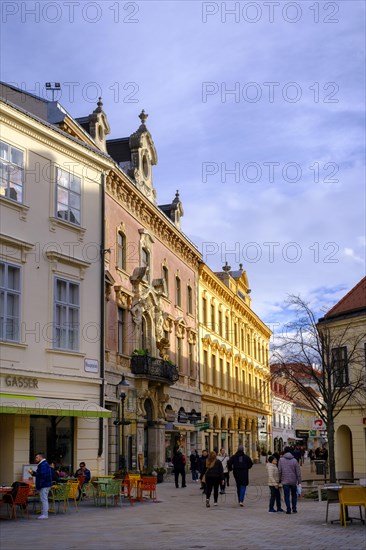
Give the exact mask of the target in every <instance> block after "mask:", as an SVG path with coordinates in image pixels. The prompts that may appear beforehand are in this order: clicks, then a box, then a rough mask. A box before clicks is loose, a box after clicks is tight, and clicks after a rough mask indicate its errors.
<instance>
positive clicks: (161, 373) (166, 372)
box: [131, 355, 179, 384]
mask: <svg viewBox="0 0 366 550" xmlns="http://www.w3.org/2000/svg"><path fill="white" fill-rule="evenodd" d="M131 372H132V373H133V374H136V375H137V376H144V377H146V378H150V379H152V380H163V381H164V382H166V383H168V384H174V383H175V382H176V381H177V380H178V379H179V373H178V369H177V367H176V366H175V365H173V364H172V363H169V362H168V361H164V360H163V359H156V358H155V357H150V356H148V355H132V357H131Z"/></svg>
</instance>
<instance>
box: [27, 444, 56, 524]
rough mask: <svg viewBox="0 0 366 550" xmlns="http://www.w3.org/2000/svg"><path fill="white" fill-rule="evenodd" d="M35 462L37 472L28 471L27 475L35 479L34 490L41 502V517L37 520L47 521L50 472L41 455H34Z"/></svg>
mask: <svg viewBox="0 0 366 550" xmlns="http://www.w3.org/2000/svg"><path fill="white" fill-rule="evenodd" d="M35 461H36V464H38V466H37V470H36V471H35V472H34V471H33V470H32V469H30V470H29V473H30V474H32V476H34V477H35V478H36V489H37V491H38V492H39V498H40V501H41V515H40V516H38V518H37V519H48V493H49V492H50V488H51V487H52V472H51V468H50V465H49V464H48V462H47V460H46V459H45V455H44V454H43V453H38V454H36V457H35Z"/></svg>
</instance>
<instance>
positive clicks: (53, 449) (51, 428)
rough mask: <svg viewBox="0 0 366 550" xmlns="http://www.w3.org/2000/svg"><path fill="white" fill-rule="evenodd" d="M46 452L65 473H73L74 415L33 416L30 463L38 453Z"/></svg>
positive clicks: (31, 420)
mask: <svg viewBox="0 0 366 550" xmlns="http://www.w3.org/2000/svg"><path fill="white" fill-rule="evenodd" d="M39 452H44V453H45V455H46V457H47V460H48V461H49V462H52V461H53V462H55V464H56V467H60V468H61V470H62V471H64V472H65V473H68V474H71V475H73V473H74V465H73V456H74V418H73V417H72V416H63V417H61V416H38V415H37V416H31V417H30V441H29V464H33V463H34V457H35V455H36V454H37V453H39Z"/></svg>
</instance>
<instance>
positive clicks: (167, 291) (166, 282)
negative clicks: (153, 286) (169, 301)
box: [163, 265, 169, 296]
mask: <svg viewBox="0 0 366 550" xmlns="http://www.w3.org/2000/svg"><path fill="white" fill-rule="evenodd" d="M163 279H164V281H165V287H166V295H167V296H169V269H168V268H167V267H166V265H163Z"/></svg>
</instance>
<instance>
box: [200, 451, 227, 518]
mask: <svg viewBox="0 0 366 550" xmlns="http://www.w3.org/2000/svg"><path fill="white" fill-rule="evenodd" d="M203 477H204V479H205V483H206V507H207V508H209V507H210V497H211V493H212V489H213V491H214V506H217V504H218V503H217V499H218V498H219V487H220V485H221V484H222V482H223V480H224V470H223V467H222V463H221V461H220V460H218V459H217V455H216V453H215V451H211V452H210V454H209V455H208V458H207V460H206V462H205V470H204V472H203Z"/></svg>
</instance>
